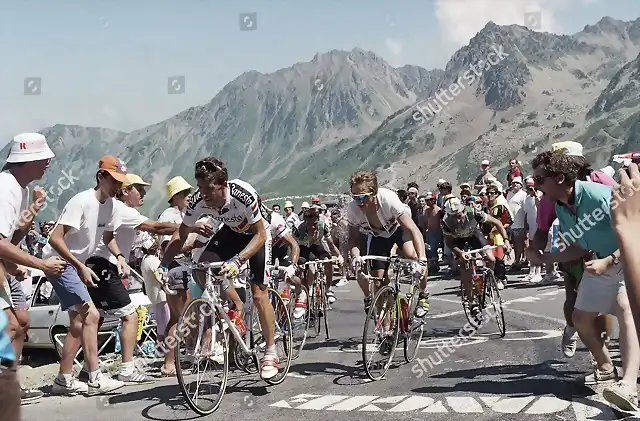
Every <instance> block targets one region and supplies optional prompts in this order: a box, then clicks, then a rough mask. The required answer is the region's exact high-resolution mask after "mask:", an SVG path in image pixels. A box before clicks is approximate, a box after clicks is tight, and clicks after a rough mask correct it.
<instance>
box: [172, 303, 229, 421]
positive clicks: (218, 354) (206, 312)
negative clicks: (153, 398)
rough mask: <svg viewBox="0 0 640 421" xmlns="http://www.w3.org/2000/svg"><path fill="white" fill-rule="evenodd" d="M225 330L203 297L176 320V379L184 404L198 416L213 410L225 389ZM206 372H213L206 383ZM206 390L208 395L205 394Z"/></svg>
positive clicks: (219, 317) (226, 345)
mask: <svg viewBox="0 0 640 421" xmlns="http://www.w3.org/2000/svg"><path fill="white" fill-rule="evenodd" d="M226 329H227V326H226V323H224V321H223V320H222V316H221V315H219V314H218V310H217V309H216V308H215V307H213V305H212V304H211V303H210V302H209V301H207V300H205V299H203V298H197V299H195V300H193V301H191V302H189V303H188V304H187V305H186V307H185V308H184V310H183V312H182V315H181V316H180V319H178V324H177V326H176V331H175V335H174V336H175V339H176V347H175V365H176V377H177V378H178V385H179V386H180V391H181V392H182V395H183V396H184V398H185V400H186V401H187V405H189V407H190V408H191V409H192V410H193V411H194V412H196V413H197V414H198V415H209V414H211V413H213V412H214V411H215V410H217V409H218V407H219V406H220V403H221V402H222V398H223V396H224V393H225V390H226V387H227V380H228V376H229V359H228V350H229V343H228V338H227V332H226ZM212 344H213V346H212ZM207 372H217V373H216V374H214V375H213V376H211V378H210V380H207V379H206V378H205V376H206V375H207ZM192 388H193V390H192ZM207 389H209V390H210V392H208V393H207V392H205V390H207Z"/></svg>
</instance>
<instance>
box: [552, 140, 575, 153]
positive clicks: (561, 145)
mask: <svg viewBox="0 0 640 421" xmlns="http://www.w3.org/2000/svg"><path fill="white" fill-rule="evenodd" d="M551 150H552V151H553V152H556V151H562V152H563V153H564V154H565V155H569V156H583V155H582V145H581V144H579V143H578V142H572V141H566V142H558V143H554V144H553V145H551Z"/></svg>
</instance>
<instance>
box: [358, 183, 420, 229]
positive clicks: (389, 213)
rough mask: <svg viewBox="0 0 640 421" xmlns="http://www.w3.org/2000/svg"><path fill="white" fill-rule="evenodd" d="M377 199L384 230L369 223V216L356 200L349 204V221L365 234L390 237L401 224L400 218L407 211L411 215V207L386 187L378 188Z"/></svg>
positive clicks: (378, 211) (379, 216) (378, 212)
mask: <svg viewBox="0 0 640 421" xmlns="http://www.w3.org/2000/svg"><path fill="white" fill-rule="evenodd" d="M376 199H377V201H378V209H377V214H378V219H379V220H380V223H381V224H382V230H380V229H375V228H373V227H372V226H371V225H370V224H369V220H368V219H367V216H366V215H365V214H364V212H363V211H362V209H360V207H359V206H358V202H357V201H356V200H353V201H351V202H350V203H349V205H348V206H347V221H348V222H349V225H350V226H354V227H357V228H358V229H359V230H360V232H361V233H363V234H372V235H373V236H375V237H383V238H389V237H391V236H392V235H393V233H394V232H396V230H397V229H398V227H399V226H400V223H399V222H398V218H399V217H400V216H401V215H402V214H405V213H406V214H408V215H409V216H411V209H409V206H408V205H406V204H404V203H402V201H401V200H400V198H399V197H398V195H397V194H396V193H395V192H394V191H392V190H389V189H385V188H384V187H381V188H379V189H378V194H377V195H376Z"/></svg>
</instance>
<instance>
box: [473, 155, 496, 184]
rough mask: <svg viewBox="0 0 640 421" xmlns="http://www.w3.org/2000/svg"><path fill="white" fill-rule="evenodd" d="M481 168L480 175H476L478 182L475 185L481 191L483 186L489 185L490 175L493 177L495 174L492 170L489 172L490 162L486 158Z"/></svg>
mask: <svg viewBox="0 0 640 421" xmlns="http://www.w3.org/2000/svg"><path fill="white" fill-rule="evenodd" d="M480 168H481V169H482V172H481V173H480V174H479V175H478V177H476V183H475V185H474V187H475V189H476V190H477V191H480V190H481V189H482V188H483V187H486V186H487V179H488V178H489V177H493V178H495V177H494V176H493V174H491V172H489V168H490V162H489V161H487V160H486V159H485V160H484V161H482V162H481V163H480Z"/></svg>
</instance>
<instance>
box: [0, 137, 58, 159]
mask: <svg viewBox="0 0 640 421" xmlns="http://www.w3.org/2000/svg"><path fill="white" fill-rule="evenodd" d="M53 157H55V154H54V153H53V151H52V150H51V148H49V144H48V143H47V139H46V138H45V137H44V136H43V135H41V134H40V133H22V134H19V135H17V136H16V137H14V138H13V144H12V145H11V152H9V157H8V158H7V163H9V164H17V163H21V162H34V161H42V160H44V159H51V158H53Z"/></svg>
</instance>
